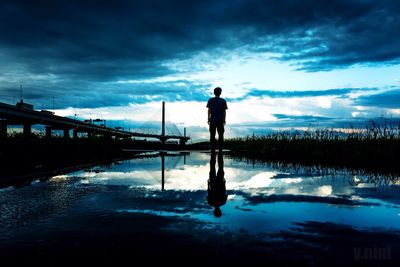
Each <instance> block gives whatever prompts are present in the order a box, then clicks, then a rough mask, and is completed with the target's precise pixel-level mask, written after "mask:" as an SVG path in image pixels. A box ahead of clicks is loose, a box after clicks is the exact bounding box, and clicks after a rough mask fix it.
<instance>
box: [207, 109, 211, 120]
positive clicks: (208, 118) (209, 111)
mask: <svg viewBox="0 0 400 267" xmlns="http://www.w3.org/2000/svg"><path fill="white" fill-rule="evenodd" d="M210 119H211V109H210V108H208V113H207V122H208V124H210Z"/></svg>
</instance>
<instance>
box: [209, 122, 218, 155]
mask: <svg viewBox="0 0 400 267" xmlns="http://www.w3.org/2000/svg"><path fill="white" fill-rule="evenodd" d="M216 128H217V127H216V125H215V124H213V123H210V145H211V149H212V150H215V142H216V140H215V133H216Z"/></svg>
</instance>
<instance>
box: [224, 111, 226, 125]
mask: <svg viewBox="0 0 400 267" xmlns="http://www.w3.org/2000/svg"><path fill="white" fill-rule="evenodd" d="M225 124H226V109H224V125H225Z"/></svg>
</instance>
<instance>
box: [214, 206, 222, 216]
mask: <svg viewBox="0 0 400 267" xmlns="http://www.w3.org/2000/svg"><path fill="white" fill-rule="evenodd" d="M214 216H215V217H217V218H219V217H221V216H222V210H221V209H220V208H219V207H215V209H214Z"/></svg>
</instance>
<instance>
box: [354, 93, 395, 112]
mask: <svg viewBox="0 0 400 267" xmlns="http://www.w3.org/2000/svg"><path fill="white" fill-rule="evenodd" d="M355 104H357V105H360V106H371V107H380V108H394V109H399V108H400V89H395V90H390V91H386V92H383V93H379V94H374V95H366V96H360V97H358V98H357V99H356V101H355Z"/></svg>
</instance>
